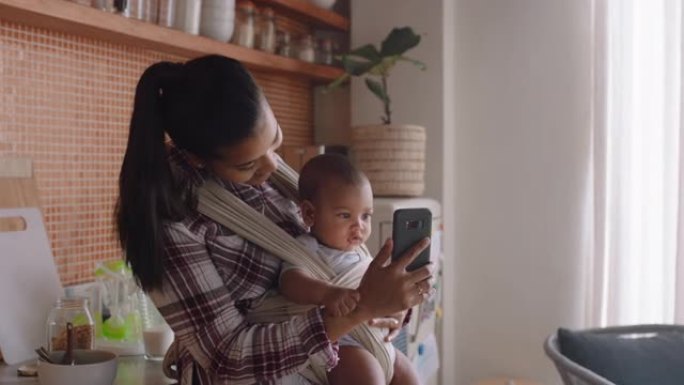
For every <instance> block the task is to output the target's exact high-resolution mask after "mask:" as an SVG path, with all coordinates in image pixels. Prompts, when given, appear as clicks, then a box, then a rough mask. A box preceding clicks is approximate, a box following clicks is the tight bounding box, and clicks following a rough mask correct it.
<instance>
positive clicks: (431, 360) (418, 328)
mask: <svg viewBox="0 0 684 385" xmlns="http://www.w3.org/2000/svg"><path fill="white" fill-rule="evenodd" d="M404 208H427V209H429V210H430V212H431V213H432V238H431V244H430V260H431V262H432V263H433V265H434V266H435V270H434V277H435V278H436V280H435V286H434V287H435V289H436V293H435V295H434V296H433V297H432V298H431V299H430V300H428V301H426V302H424V303H423V304H421V305H419V306H416V307H414V308H413V314H412V316H411V321H410V322H409V324H408V325H407V326H406V327H405V328H404V330H402V332H401V334H400V335H399V336H398V337H397V338H396V339H395V340H394V345H395V346H396V347H397V349H399V350H401V351H403V352H404V353H405V354H406V355H407V356H408V358H409V359H410V360H411V361H412V362H413V364H414V366H415V367H416V370H417V371H418V375H419V376H420V378H421V380H422V383H424V384H436V383H437V381H438V377H439V376H437V372H438V370H439V347H438V343H439V342H438V341H441V331H440V330H439V329H440V324H439V322H438V320H439V319H440V318H441V298H442V293H441V287H442V284H441V265H442V263H441V262H442V207H441V205H440V203H439V202H437V201H436V200H434V199H427V198H375V199H374V201H373V225H372V232H371V236H370V238H369V239H368V242H367V243H366V244H367V246H368V248H369V249H370V251H371V254H373V255H376V254H377V253H378V251H380V248H382V245H383V244H384V242H385V240H386V239H387V238H391V237H392V219H393V216H394V212H395V211H396V210H399V209H404Z"/></svg>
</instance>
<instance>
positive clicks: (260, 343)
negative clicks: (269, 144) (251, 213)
mask: <svg viewBox="0 0 684 385" xmlns="http://www.w3.org/2000/svg"><path fill="white" fill-rule="evenodd" d="M170 159H171V164H172V166H173V168H174V171H175V174H176V175H179V174H180V175H183V176H184V177H187V178H191V180H193V181H194V182H199V181H201V179H202V178H203V176H202V175H200V174H198V173H197V172H196V171H194V169H192V168H191V167H190V166H189V165H188V164H187V162H186V161H185V160H184V157H183V156H182V154H181V153H180V152H179V151H177V150H171V156H170ZM224 187H225V188H226V189H227V190H228V191H230V192H231V193H233V194H235V195H236V196H238V197H239V198H240V199H242V200H243V201H244V202H245V203H247V204H248V205H250V206H251V207H253V208H254V209H255V210H256V211H258V212H261V213H263V214H264V215H265V216H266V217H268V218H269V219H271V220H272V221H273V222H274V223H276V224H278V225H279V226H280V227H281V228H283V229H284V230H286V231H287V232H288V233H290V234H291V235H293V236H297V235H300V234H302V233H303V232H304V230H305V229H304V228H303V226H302V225H301V222H300V220H299V216H298V209H297V207H296V205H295V204H294V203H293V202H292V201H289V200H287V199H286V198H284V197H283V196H282V195H281V194H280V193H279V192H278V191H276V190H275V189H274V188H272V187H271V186H270V185H268V184H264V185H262V186H259V187H252V186H248V185H242V184H231V183H224ZM163 240H164V244H165V254H166V255H165V257H166V260H165V274H164V281H163V285H162V288H161V289H160V290H155V291H154V292H153V293H151V296H152V298H153V299H154V301H155V304H156V305H157V307H158V308H159V310H160V311H161V313H162V315H163V316H164V318H165V319H166V321H167V322H168V323H169V325H171V328H172V329H173V331H174V333H175V335H176V342H177V349H179V351H178V360H177V362H176V367H177V370H178V372H179V375H180V384H181V385H190V384H193V385H196V384H197V385H210V384H254V383H258V384H278V383H280V380H279V379H280V378H282V377H284V376H287V375H290V374H294V373H297V372H299V371H301V370H302V369H303V368H304V367H305V365H306V363H307V360H309V359H310V358H311V359H313V360H315V361H316V362H323V363H325V365H326V367H327V368H332V367H334V366H335V365H336V364H337V344H336V343H332V342H331V341H330V340H329V339H328V336H327V334H326V332H325V328H324V324H323V320H322V316H321V312H320V310H319V309H314V310H311V311H309V312H308V313H306V314H304V315H301V316H297V317H294V318H292V319H291V320H290V321H288V322H284V323H278V324H275V323H274V324H250V323H248V322H247V321H246V320H245V318H244V315H245V314H246V312H247V311H248V310H249V309H250V306H251V302H252V300H254V299H256V298H258V297H259V296H261V295H262V294H264V293H265V292H266V291H267V290H268V289H271V288H274V287H275V285H276V284H277V280H278V276H279V273H280V269H281V264H282V263H281V260H280V259H279V258H277V257H275V256H273V255H271V254H269V253H268V252H266V251H264V250H262V249H261V248H260V247H258V246H256V245H254V244H253V243H251V242H248V241H246V240H245V239H243V238H241V237H240V236H238V235H236V234H234V233H233V232H232V231H231V230H230V229H228V228H225V227H223V226H222V225H219V224H217V223H215V222H213V221H212V220H210V219H208V218H207V217H205V216H202V215H201V214H199V213H196V212H195V213H192V214H191V215H189V216H188V217H187V218H185V219H184V220H183V221H182V222H178V223H169V224H168V225H166V226H165V231H164V238H163Z"/></svg>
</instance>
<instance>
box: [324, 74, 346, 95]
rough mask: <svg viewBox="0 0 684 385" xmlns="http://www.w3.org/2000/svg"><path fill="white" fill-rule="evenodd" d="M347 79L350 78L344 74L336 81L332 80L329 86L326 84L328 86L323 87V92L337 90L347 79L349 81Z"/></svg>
mask: <svg viewBox="0 0 684 385" xmlns="http://www.w3.org/2000/svg"><path fill="white" fill-rule="evenodd" d="M349 78H350V76H349V74H344V75H342V76H340V77H338V78H337V79H335V80H333V81H332V82H331V83H330V84H328V86H327V87H325V90H324V91H325V92H327V91H332V90H334V89H336V88H338V87H339V86H340V85H342V84H343V83H344V82H346V81H347V79H349Z"/></svg>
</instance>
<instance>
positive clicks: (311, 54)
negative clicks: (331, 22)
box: [297, 35, 316, 63]
mask: <svg viewBox="0 0 684 385" xmlns="http://www.w3.org/2000/svg"><path fill="white" fill-rule="evenodd" d="M297 57H298V58H299V60H303V61H306V62H309V63H313V62H314V61H316V47H315V45H314V39H313V37H312V36H311V35H304V36H302V37H301V39H300V40H299V44H297Z"/></svg>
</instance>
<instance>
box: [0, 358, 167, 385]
mask: <svg viewBox="0 0 684 385" xmlns="http://www.w3.org/2000/svg"><path fill="white" fill-rule="evenodd" d="M118 360H119V366H118V368H117V372H116V379H115V380H114V385H167V384H174V383H175V381H174V380H170V379H168V378H166V376H164V373H163V372H162V366H161V362H157V361H149V360H146V359H145V358H144V357H143V356H128V357H119V359H118ZM29 363H31V362H29ZM19 366H20V365H12V366H8V365H0V384H2V385H14V384H17V385H30V384H38V377H18V376H17V368H18V367H19Z"/></svg>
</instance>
